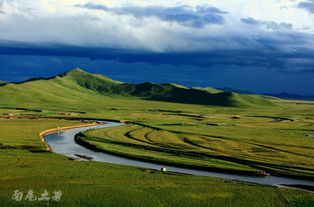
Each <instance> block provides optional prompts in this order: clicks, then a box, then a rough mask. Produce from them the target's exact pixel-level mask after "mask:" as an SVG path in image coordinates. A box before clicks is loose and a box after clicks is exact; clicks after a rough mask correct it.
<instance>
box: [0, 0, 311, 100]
mask: <svg viewBox="0 0 314 207" xmlns="http://www.w3.org/2000/svg"><path fill="white" fill-rule="evenodd" d="M76 67H79V68H82V69H84V70H86V71H88V72H91V73H100V74H104V75H107V76H109V77H111V78H113V79H117V80H120V81H124V82H132V83H139V82H145V81H152V82H156V83H163V82H175V83H179V84H183V85H187V86H212V87H218V88H222V87H231V88H236V89H241V90H248V91H252V92H257V93H281V92H286V93H291V94H299V95H314V84H313V80H314V0H263V1H261V0H229V1H221V0H178V1H174V0H173V1H169V0H133V1H126V0H114V1H113V0H93V1H91V0H66V1H65V0H0V80H4V81H23V80H26V79H28V78H32V77H50V76H53V75H57V74H60V73H63V72H65V71H68V70H71V69H73V68H76Z"/></svg>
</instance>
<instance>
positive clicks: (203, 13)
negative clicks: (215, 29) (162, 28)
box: [76, 2, 227, 28]
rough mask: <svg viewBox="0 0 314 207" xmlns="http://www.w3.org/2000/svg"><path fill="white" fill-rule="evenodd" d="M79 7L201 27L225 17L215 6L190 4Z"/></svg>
mask: <svg viewBox="0 0 314 207" xmlns="http://www.w3.org/2000/svg"><path fill="white" fill-rule="evenodd" d="M76 6H77V7H80V8H86V9H94V10H103V11H106V12H112V13H115V14H119V15H132V16H134V17H157V18H159V19H161V20H164V21H169V22H177V23H179V24H182V25H185V26H190V27H196V28H202V27H204V26H205V25H207V24H224V23H225V19H224V17H223V16H222V15H224V14H227V12H224V11H221V10H219V9H218V8H215V7H209V6H197V7H196V8H192V7H190V6H178V7H162V6H149V7H135V6H129V7H127V6H126V7H122V8H108V7H106V6H103V5H97V4H93V3H91V2H89V3H86V4H84V5H76Z"/></svg>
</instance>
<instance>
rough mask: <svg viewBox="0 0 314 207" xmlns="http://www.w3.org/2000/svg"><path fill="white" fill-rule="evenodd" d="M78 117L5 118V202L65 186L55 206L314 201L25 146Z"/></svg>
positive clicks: (0, 183) (0, 174) (293, 193)
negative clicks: (75, 158)
mask: <svg viewBox="0 0 314 207" xmlns="http://www.w3.org/2000/svg"><path fill="white" fill-rule="evenodd" d="M78 124H80V123H79V122H76V121H63V120H51V119H36V120H29V119H27V120H26V119H21V120H19V119H10V120H7V119H1V120H0V127H1V139H0V140H1V143H2V144H3V145H2V146H6V147H2V148H1V149H0V161H1V162H0V163H1V164H0V165H1V166H0V167H1V171H0V189H1V190H0V205H1V206H23V207H25V206H46V205H47V202H44V201H34V202H29V201H21V202H16V201H13V200H12V199H11V196H12V194H13V191H15V190H17V189H18V190H20V191H21V192H24V193H26V192H27V191H28V190H29V189H32V190H34V193H35V195H37V196H39V194H41V193H43V191H44V190H47V191H48V192H50V193H52V192H53V191H55V190H61V191H62V192H63V196H62V198H61V201H59V202H50V204H49V206H64V207H72V206H73V207H80V206H91V207H95V206H108V207H111V206H119V207H123V206H126V207H133V206H134V207H135V206H136V207H138V206H148V207H151V206H156V207H159V206H160V207H163V206H175V207H177V206H186V207H191V206H213V207H219V206H239V207H240V206H241V207H242V206H257V207H258V206H267V207H269V206H276V207H278V206H279V207H280V206H283V207H284V206H299V207H301V206H302V207H306V206H308V207H310V206H312V205H313V203H314V197H313V194H312V193H308V192H304V191H300V190H294V189H286V188H276V187H270V186H263V185H257V184H250V183H244V182H237V181H230V180H225V179H218V178H208V177H199V176H188V175H182V174H171V173H169V174H162V173H159V172H151V171H146V170H144V169H141V168H135V167H127V166H119V165H113V164H105V163H98V162H85V161H73V160H68V159H67V157H65V156H62V155H58V154H54V153H32V152H30V150H29V149H27V148H25V145H28V146H29V145H34V146H38V147H41V148H44V145H43V144H42V143H40V141H39V140H40V138H39V136H38V134H39V132H40V131H42V130H45V129H48V128H55V127H57V126H69V125H78Z"/></svg>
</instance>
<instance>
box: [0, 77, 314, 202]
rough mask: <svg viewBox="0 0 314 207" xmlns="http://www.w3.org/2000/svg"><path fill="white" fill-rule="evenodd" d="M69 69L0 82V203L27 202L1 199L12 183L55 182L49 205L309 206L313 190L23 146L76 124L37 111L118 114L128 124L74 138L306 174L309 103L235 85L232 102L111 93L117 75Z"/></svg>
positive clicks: (235, 167)
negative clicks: (55, 198) (60, 195)
mask: <svg viewBox="0 0 314 207" xmlns="http://www.w3.org/2000/svg"><path fill="white" fill-rule="evenodd" d="M78 74H81V72H79V73H78ZM78 74H77V71H76V72H75V71H74V73H70V75H69V74H67V75H65V76H62V77H61V76H60V77H59V76H58V77H54V78H52V79H49V80H44V79H42V80H36V81H29V82H25V83H21V84H7V85H5V86H1V87H0V97H1V98H0V118H3V119H0V143H1V145H0V161H1V162H0V163H1V164H0V165H1V166H0V167H1V168H0V169H1V170H0V189H1V190H0V206H28V205H30V204H29V203H27V202H24V203H16V202H13V201H12V200H11V195H12V193H13V191H14V190H16V189H20V190H21V191H27V190H29V189H33V190H34V191H35V192H40V191H43V190H45V189H47V190H49V191H53V190H58V189H60V190H62V191H63V192H64V199H62V201H61V202H60V203H58V204H56V203H54V204H51V205H50V206H53V205H55V206H69V207H71V206H119V207H120V206H215V207H216V206H218V207H219V206H241V207H242V206H300V207H301V206H302V207H303V206H313V205H314V196H313V194H312V193H307V192H303V191H299V190H292V189H284V188H275V187H269V186H262V185H255V184H248V183H243V182H236V181H230V180H224V179H216V178H204V177H197V176H187V175H179V174H162V173H158V172H151V171H146V170H143V169H140V168H134V167H127V166H118V165H112V164H105V163H97V162H78V161H71V160H68V159H67V158H66V157H64V156H61V155H57V154H54V153H32V152H31V151H32V150H34V149H35V150H37V149H38V150H40V149H43V148H44V145H43V144H42V143H41V141H40V138H39V137H38V134H39V132H41V131H44V130H46V129H50V128H55V127H57V126H69V125H79V124H81V123H80V122H78V121H70V120H68V121H65V120H56V119H47V117H50V118H52V117H54V118H56V117H59V118H67V119H74V118H75V119H82V118H95V119H114V120H126V121H128V122H129V123H132V124H128V125H126V126H123V127H117V128H111V129H103V130H96V131H89V132H86V133H84V136H85V137H84V139H85V140H87V141H89V142H92V144H95V145H98V147H100V148H103V149H106V150H110V151H112V152H114V153H120V154H121V153H125V154H126V155H127V156H133V157H138V156H145V157H146V158H147V157H149V159H151V160H156V161H158V160H159V161H160V160H161V161H163V162H173V163H174V164H176V163H177V164H178V163H179V164H186V165H190V166H194V167H195V166H198V167H204V168H208V169H220V170H232V171H237V172H241V173H243V171H245V172H256V171H260V170H266V171H268V172H273V173H278V174H284V175H290V176H302V177H306V178H308V179H312V178H313V170H314V169H313V168H314V163H313V160H314V159H313V156H314V149H313V146H314V143H313V142H314V139H313V138H310V137H306V135H307V134H311V133H314V110H313V109H314V105H309V103H313V102H306V101H283V100H278V99H269V98H268V99H267V100H266V101H265V100H261V98H262V97H259V96H257V97H256V99H255V98H252V97H254V96H256V95H252V96H239V95H238V94H231V98H230V99H229V101H230V103H231V104H229V105H233V104H234V103H237V104H234V105H233V106H232V107H230V106H229V107H225V106H223V104H221V103H219V104H220V105H213V104H209V105H199V104H187V103H180V101H177V102H174V100H169V99H168V100H163V101H161V100H158V99H157V98H156V97H152V96H151V97H149V96H146V97H140V96H135V95H130V93H129V92H128V94H126V95H125V96H124V95H121V94H123V93H124V92H125V91H124V92H123V91H122V92H123V93H122V92H121V91H119V93H121V94H120V95H118V94H119V93H118V94H117V93H112V92H113V91H115V90H116V88H115V87H116V86H117V85H120V84H122V83H120V82H116V81H113V80H110V79H107V78H104V77H102V76H97V75H96V76H95V75H93V76H90V75H86V74H85V75H83V76H82V74H81V75H78ZM82 77H83V78H82ZM89 79H91V80H92V81H87V80H89ZM100 86H102V87H100ZM166 86H167V87H166V89H167V88H168V87H169V85H166ZM160 87H161V86H160ZM160 87H159V86H158V87H157V88H160ZM162 87H164V86H162ZM171 87H177V88H182V86H178V85H175V84H171ZM171 87H170V88H171ZM108 88H109V89H108ZM183 88H184V87H183ZM107 89H108V90H109V91H110V93H109V92H108V93H105V91H106V90H107ZM168 89H169V88H168ZM132 90H133V89H132ZM201 90H208V91H209V92H210V93H219V91H214V90H211V89H201ZM148 91H149V90H148ZM151 91H152V90H151ZM166 91H167V90H166ZM132 93H133V92H132ZM165 94H168V93H165ZM150 95H151V94H150ZM154 98H155V99H154ZM159 98H160V97H159ZM251 98H252V99H251ZM250 99H251V100H250ZM246 100H248V101H246ZM212 103H213V102H212ZM44 117H45V119H43V118H44ZM170 157H171V159H170ZM31 205H33V206H43V203H36V202H35V203H32V204H31Z"/></svg>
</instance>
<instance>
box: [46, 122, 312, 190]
mask: <svg viewBox="0 0 314 207" xmlns="http://www.w3.org/2000/svg"><path fill="white" fill-rule="evenodd" d="M119 125H122V124H121V123H113V122H106V123H103V124H101V125H97V126H92V127H83V128H78V129H70V130H66V131H62V132H56V133H51V134H47V135H45V136H44V138H45V140H46V141H47V143H48V144H49V145H50V147H51V148H52V150H53V151H54V152H55V153H59V154H63V155H66V156H69V157H75V158H77V157H76V156H75V155H74V154H81V155H87V156H90V157H93V158H94V161H100V162H107V163H115V164H121V165H129V166H136V167H143V168H149V169H156V170H160V169H161V168H163V167H165V168H167V170H168V171H173V172H179V173H187V174H192V175H200V176H209V177H218V178H227V179H232V180H238V181H247V182H252V183H258V184H265V185H282V184H285V185H296V184H300V185H310V186H314V181H309V180H302V179H295V178H285V177H279V176H271V175H270V176H265V177H262V176H261V177H260V176H249V175H236V174H227V173H219V172H210V171H202V170H192V169H186V168H179V167H172V166H168V165H162V164H154V163H149V162H143V161H137V160H132V159H128V158H123V157H119V156H115V155H111V154H107V153H103V152H95V151H92V150H89V149H87V148H85V147H83V146H81V145H78V144H77V143H76V142H75V141H74V136H75V135H76V134H78V133H79V132H83V131H86V130H89V129H98V128H106V127H113V126H119Z"/></svg>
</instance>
